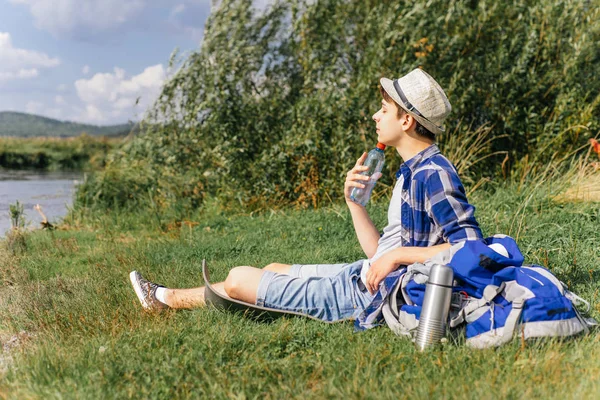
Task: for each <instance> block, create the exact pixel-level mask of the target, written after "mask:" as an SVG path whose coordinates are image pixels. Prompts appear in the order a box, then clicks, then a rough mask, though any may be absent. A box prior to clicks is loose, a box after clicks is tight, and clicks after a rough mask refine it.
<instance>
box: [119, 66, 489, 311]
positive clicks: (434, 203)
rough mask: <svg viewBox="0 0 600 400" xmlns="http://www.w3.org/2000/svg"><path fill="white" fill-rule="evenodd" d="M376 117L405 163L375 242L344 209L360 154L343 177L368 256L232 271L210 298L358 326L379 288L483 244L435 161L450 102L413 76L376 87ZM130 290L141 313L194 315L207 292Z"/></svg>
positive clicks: (447, 170) (447, 171)
mask: <svg viewBox="0 0 600 400" xmlns="http://www.w3.org/2000/svg"><path fill="white" fill-rule="evenodd" d="M380 91H381V94H382V97H383V99H382V101H381V108H380V109H379V111H377V113H375V115H373V120H374V121H375V123H376V129H377V135H378V136H377V140H378V141H379V142H380V143H383V144H385V145H387V146H392V147H394V148H396V150H397V152H398V154H399V155H400V157H402V159H403V160H404V163H403V164H402V165H401V167H400V170H399V171H398V172H397V173H396V177H397V178H398V181H397V182H396V185H395V187H394V191H393V195H392V199H391V201H390V206H389V210H388V225H387V226H386V227H385V228H384V230H383V234H382V235H381V236H380V234H379V231H378V230H377V228H376V227H375V225H374V224H373V222H372V221H371V219H370V218H369V215H368V213H367V211H366V209H365V208H364V207H362V206H361V205H359V204H356V203H354V202H352V201H351V200H350V192H351V191H352V188H354V187H364V184H363V182H364V181H365V180H368V179H369V178H368V177H365V176H363V175H360V172H361V171H364V170H365V169H367V167H365V166H363V165H362V164H363V162H364V160H365V158H366V155H367V154H366V153H364V154H363V155H362V156H361V157H360V158H359V159H358V160H357V162H356V164H355V165H354V167H353V168H352V169H351V170H350V171H349V172H348V174H347V178H346V182H345V185H344V197H345V199H346V204H347V205H348V208H349V209H350V213H351V215H352V222H353V224H354V229H355V231H356V235H357V237H358V241H359V243H360V245H361V247H362V249H363V251H364V252H365V255H366V256H367V259H366V260H360V261H357V262H354V263H351V264H330V265H324V264H318V265H299V264H294V265H287V264H278V263H273V264H269V265H267V266H266V267H264V268H263V269H259V268H254V267H236V268H233V269H232V270H231V271H230V272H229V275H228V276H227V279H226V280H225V282H221V283H217V284H215V285H214V287H215V289H216V290H218V291H219V292H221V293H224V294H227V295H228V296H229V297H232V298H234V299H238V300H241V301H245V302H247V303H252V304H257V305H259V306H264V307H270V308H277V309H281V310H288V311H296V312H301V313H305V314H309V315H311V316H313V317H316V318H319V319H323V320H326V321H336V320H340V319H355V318H356V317H357V316H358V315H359V314H360V313H361V312H362V311H363V310H364V309H365V308H366V307H367V306H368V305H369V304H370V303H371V301H372V300H373V298H374V295H375V294H376V293H377V291H378V287H379V283H380V282H381V281H382V280H383V279H384V278H385V277H386V276H387V275H388V274H389V273H390V272H392V271H394V270H396V269H398V267H399V266H400V265H408V264H412V263H414V262H424V261H425V260H427V259H429V258H431V257H433V256H434V255H435V254H437V253H439V252H440V251H443V250H446V249H448V248H449V247H450V246H451V244H454V243H457V242H460V241H463V240H475V239H482V234H481V230H480V229H479V225H478V224H477V221H476V220H475V217H474V212H475V208H474V207H473V206H472V205H470V204H469V203H468V201H467V198H466V195H465V190H464V188H463V186H462V184H461V182H460V179H459V178H458V175H457V173H456V170H455V168H454V166H453V165H452V164H451V163H450V162H449V161H448V160H447V159H446V158H445V157H444V156H442V155H441V154H440V152H439V149H438V148H437V146H436V145H435V144H434V141H435V137H436V136H435V135H437V134H440V133H443V132H444V129H443V127H442V126H443V122H444V120H445V119H446V117H447V116H448V114H449V113H450V111H451V107H450V103H449V101H448V99H447V97H446V94H445V93H444V91H443V90H442V88H441V87H440V86H439V85H438V83H437V82H436V81H435V80H434V79H433V78H432V77H431V76H429V75H428V74H427V73H425V72H424V71H422V70H420V69H415V70H413V71H411V72H410V73H409V74H407V75H405V76H403V77H402V78H400V79H396V80H390V79H387V78H382V79H381V88H380ZM130 279H131V283H132V285H133V287H134V290H135V292H136V294H137V296H138V298H139V300H140V302H141V303H142V306H143V307H144V308H146V309H155V310H157V309H161V308H168V307H171V308H192V307H200V306H203V305H204V304H205V302H204V288H203V287H200V288H194V289H167V288H165V287H162V286H159V285H156V284H154V283H151V282H148V281H146V280H144V279H143V278H142V276H141V275H140V274H139V273H138V272H136V271H133V272H131V274H130Z"/></svg>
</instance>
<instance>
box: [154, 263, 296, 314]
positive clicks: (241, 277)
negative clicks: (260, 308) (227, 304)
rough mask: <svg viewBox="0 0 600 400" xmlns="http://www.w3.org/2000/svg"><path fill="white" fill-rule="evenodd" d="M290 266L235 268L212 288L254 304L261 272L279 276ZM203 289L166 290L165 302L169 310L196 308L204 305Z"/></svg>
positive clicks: (278, 264) (288, 269)
mask: <svg viewBox="0 0 600 400" xmlns="http://www.w3.org/2000/svg"><path fill="white" fill-rule="evenodd" d="M290 267H291V265H289V264H280V263H271V264H269V265H267V266H266V267H264V268H263V269H258V268H254V267H236V268H233V269H232V270H231V271H229V275H228V276H227V279H226V280H225V282H218V283H214V284H212V285H211V286H212V288H213V289H215V291H217V292H219V293H220V294H222V295H224V296H229V297H231V298H234V299H237V300H242V301H245V302H247V303H252V304H256V291H257V290H258V284H259V282H260V278H262V275H263V270H266V271H273V272H277V273H279V274H287V273H289V271H290ZM204 291H205V287H204V286H202V287H197V288H191V289H167V291H166V292H165V302H166V303H167V305H168V306H169V307H171V308H197V307H203V306H205V305H206V301H205V298H204Z"/></svg>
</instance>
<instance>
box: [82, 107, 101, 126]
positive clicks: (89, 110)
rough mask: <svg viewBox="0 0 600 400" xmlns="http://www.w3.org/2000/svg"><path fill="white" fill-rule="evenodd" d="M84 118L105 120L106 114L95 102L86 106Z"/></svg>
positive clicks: (90, 120) (93, 120)
mask: <svg viewBox="0 0 600 400" xmlns="http://www.w3.org/2000/svg"><path fill="white" fill-rule="evenodd" d="M83 118H84V119H85V120H87V121H89V122H105V118H104V115H103V114H102V112H101V111H100V109H98V107H96V106H95V105H93V104H88V105H87V106H86V107H85V114H84V115H83Z"/></svg>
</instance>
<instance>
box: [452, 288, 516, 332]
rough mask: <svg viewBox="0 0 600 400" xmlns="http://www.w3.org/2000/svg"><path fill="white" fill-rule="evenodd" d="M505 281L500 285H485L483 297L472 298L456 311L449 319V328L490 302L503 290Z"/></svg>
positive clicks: (463, 320)
mask: <svg viewBox="0 0 600 400" xmlns="http://www.w3.org/2000/svg"><path fill="white" fill-rule="evenodd" d="M504 286H505V283H504V282H502V283H501V284H500V286H496V285H487V286H486V287H485V289H484V290H483V297H482V298H481V299H472V300H470V301H469V303H468V304H467V305H466V306H465V307H464V308H463V309H462V310H460V311H459V312H458V315H457V316H456V317H454V318H452V319H451V320H450V328H455V327H457V326H458V325H460V324H462V323H463V322H465V320H466V319H467V316H468V315H469V314H471V313H472V312H473V311H475V310H477V309H478V308H481V307H484V306H486V305H488V304H489V303H491V302H492V301H493V300H494V299H495V298H496V296H498V295H499V294H500V293H502V291H503V290H504Z"/></svg>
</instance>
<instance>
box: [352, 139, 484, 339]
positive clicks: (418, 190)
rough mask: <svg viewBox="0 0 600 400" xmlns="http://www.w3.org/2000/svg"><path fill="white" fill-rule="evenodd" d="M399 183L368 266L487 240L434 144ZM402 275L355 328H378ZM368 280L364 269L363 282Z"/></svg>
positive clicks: (392, 277) (389, 281)
mask: <svg viewBox="0 0 600 400" xmlns="http://www.w3.org/2000/svg"><path fill="white" fill-rule="evenodd" d="M396 178H398V181H397V182H396V186H395V187H394V193H393V195H392V200H391V201H390V207H389V211H388V225H387V226H386V227H385V228H384V230H383V235H382V236H381V238H380V239H379V243H378V246H377V252H376V254H375V255H374V256H373V257H372V258H371V259H370V262H373V261H375V260H376V259H377V258H379V257H380V256H382V255H383V254H384V253H387V252H388V251H390V250H393V249H395V248H398V247H408V246H411V247H412V246H416V247H428V246H434V245H437V244H442V243H450V244H455V243H458V242H461V241H464V240H477V239H482V238H483V235H482V233H481V229H480V228H479V224H478V223H477V220H475V207H473V206H472V205H471V204H469V202H468V201H467V195H466V193H465V189H464V187H463V185H462V183H461V181H460V179H459V177H458V173H457V172H456V169H455V168H454V166H453V165H452V163H451V162H450V161H448V159H447V158H446V157H444V156H443V155H442V154H441V153H440V150H439V148H438V147H437V146H436V145H435V144H433V145H431V146H429V147H428V148H426V149H425V150H423V151H422V152H420V153H418V154H417V155H416V156H414V157H413V158H411V159H410V160H408V161H406V162H405V163H403V164H402V165H401V166H400V169H399V170H398V172H397V173H396ZM402 270H403V268H400V269H399V270H397V271H394V272H392V273H391V274H389V275H388V276H387V277H386V279H384V281H383V282H382V284H381V286H380V290H379V292H378V293H377V294H376V295H375V298H374V299H373V302H372V303H371V304H370V305H369V306H368V307H367V308H366V309H365V311H364V312H363V313H362V314H361V315H360V316H359V318H358V319H357V320H356V326H357V328H359V329H366V328H370V327H373V326H375V325H376V323H377V322H378V320H379V319H380V317H379V311H380V309H381V306H382V305H383V300H384V299H385V297H386V296H387V293H389V291H390V290H391V288H393V287H394V286H395V285H396V284H397V282H398V279H399V276H400V274H401V272H402ZM365 275H366V270H365V267H363V271H362V273H361V276H362V277H363V279H364V276H365Z"/></svg>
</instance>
